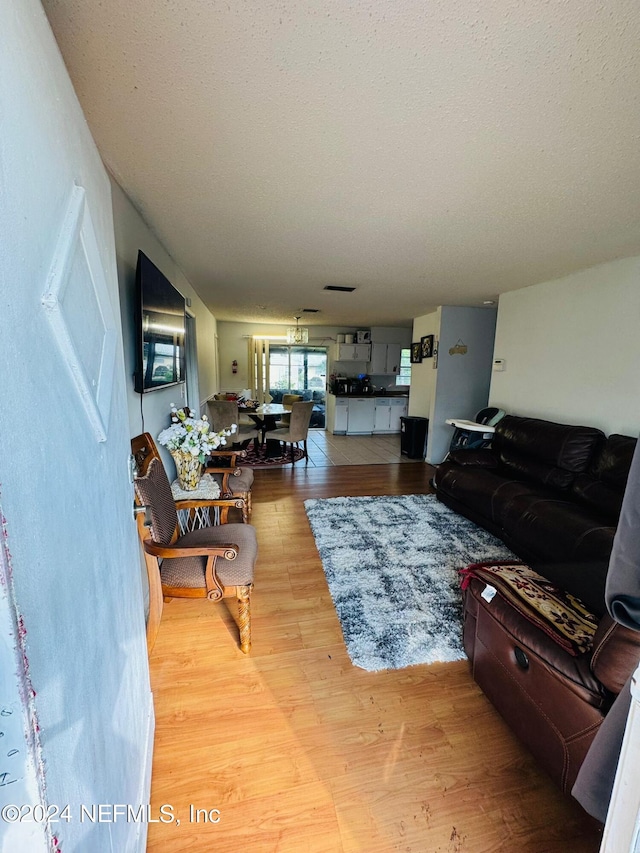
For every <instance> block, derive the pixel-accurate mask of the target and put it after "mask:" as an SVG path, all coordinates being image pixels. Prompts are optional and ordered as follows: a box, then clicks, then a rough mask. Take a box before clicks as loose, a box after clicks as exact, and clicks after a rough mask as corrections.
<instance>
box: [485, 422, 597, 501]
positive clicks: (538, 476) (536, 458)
mask: <svg viewBox="0 0 640 853" xmlns="http://www.w3.org/2000/svg"><path fill="white" fill-rule="evenodd" d="M603 439H604V433H602V432H601V431H600V430H598V429H593V428H592V427H582V426H571V425H569V424H557V423H553V422H551V421H543V420H539V419H538V418H520V417H515V416H513V415H506V416H505V417H504V418H502V420H501V421H499V422H498V424H497V425H496V432H495V435H494V439H493V443H492V446H493V450H494V452H495V453H496V454H497V455H498V457H499V459H500V462H501V463H502V465H503V466H504V467H505V468H506V469H507V470H508V472H509V473H510V475H511V476H512V477H517V478H520V479H521V478H525V479H529V480H533V481H534V482H537V483H541V484H543V485H545V486H550V487H553V488H556V489H567V488H569V487H570V486H571V483H572V482H573V479H574V476H575V475H576V474H579V473H581V472H583V471H586V470H587V468H588V466H589V463H590V460H591V458H592V456H593V454H594V452H595V451H596V449H597V447H598V445H599V444H600V443H601V442H602V440H603Z"/></svg>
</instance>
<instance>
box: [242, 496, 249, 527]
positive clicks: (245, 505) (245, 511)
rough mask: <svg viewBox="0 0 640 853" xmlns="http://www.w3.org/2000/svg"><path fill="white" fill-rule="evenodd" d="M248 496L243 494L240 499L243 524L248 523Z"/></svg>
mask: <svg viewBox="0 0 640 853" xmlns="http://www.w3.org/2000/svg"><path fill="white" fill-rule="evenodd" d="M248 503H249V496H248V495H245V497H244V500H243V501H242V521H243V523H244V524H249V506H248Z"/></svg>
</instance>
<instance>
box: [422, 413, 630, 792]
mask: <svg viewBox="0 0 640 853" xmlns="http://www.w3.org/2000/svg"><path fill="white" fill-rule="evenodd" d="M635 444H636V440H635V439H634V438H630V437H628V436H622V435H611V436H609V437H608V438H607V437H605V435H604V434H603V433H602V432H601V431H600V430H597V429H593V428H591V427H582V426H570V425H566V424H556V423H551V422H549V421H543V420H539V419H535V418H522V417H516V416H513V415H508V416H506V417H504V418H503V419H502V421H500V422H499V423H498V424H497V425H496V432H495V436H494V440H493V443H492V447H491V448H489V449H485V450H479V451H464V450H462V451H457V452H455V453H453V454H450V456H449V458H448V459H447V460H446V461H445V462H443V463H442V464H441V465H440V466H438V467H437V469H436V474H435V477H434V485H435V487H436V490H437V495H438V498H439V499H440V500H441V501H443V503H445V504H447V505H448V506H449V507H451V508H452V509H454V510H455V511H457V512H459V513H461V514H463V515H465V516H467V517H468V518H470V519H471V520H472V521H475V522H476V523H477V524H479V525H481V526H482V527H485V528H486V529H487V530H489V531H491V532H493V533H494V534H495V535H497V536H499V537H500V538H501V539H503V541H504V542H505V543H506V544H507V545H508V546H509V547H510V548H511V550H512V551H514V553H515V554H516V555H517V557H518V558H520V559H521V560H522V561H523V562H525V563H527V564H528V565H529V566H531V567H532V568H533V569H535V570H536V571H537V572H538V573H539V574H541V575H543V576H544V577H545V578H547V579H548V580H549V581H551V582H552V583H553V584H555V585H556V586H558V587H559V588H561V589H562V590H563V591H566V592H568V593H570V594H571V595H573V596H576V597H577V598H579V599H581V601H582V602H583V603H584V604H585V605H586V607H587V609H588V610H589V611H590V612H591V613H592V614H594V615H595V617H596V620H599V621H598V622H597V624H598V627H597V631H596V634H595V637H594V638H593V644H592V645H591V646H590V648H588V650H587V651H585V652H583V653H581V654H575V653H573V654H572V653H569V652H568V651H566V650H565V649H564V648H561V647H560V646H559V645H558V644H557V643H556V642H554V640H553V639H551V638H550V636H549V635H548V634H547V633H545V632H544V631H543V630H541V629H540V628H539V627H538V626H536V625H535V624H532V622H531V621H530V619H528V618H527V617H526V615H523V611H521V610H520V608H519V607H518V606H517V604H516V605H514V603H513V601H509V600H508V598H505V597H504V596H501V595H500V594H498V595H495V596H494V597H493V598H492V599H491V600H487V598H488V597H487V596H486V595H485V596H483V592H485V587H486V582H483V581H482V580H480V579H478V578H477V577H473V578H470V581H469V583H468V586H467V588H466V590H465V592H464V610H465V614H464V618H465V626H464V643H465V650H466V652H467V655H468V656H469V659H470V661H471V666H472V671H473V676H474V678H475V680H476V681H477V682H478V684H479V685H480V686H481V687H482V689H483V691H484V692H485V693H486V694H487V696H488V697H489V699H490V700H491V701H492V703H493V704H494V705H495V707H496V708H497V710H498V711H499V712H500V713H501V714H502V716H503V717H504V718H505V720H506V721H507V722H508V723H509V725H510V726H511V728H512V729H513V730H514V731H515V733H516V734H517V735H518V736H519V737H520V739H521V740H523V741H524V743H525V744H526V745H527V746H528V747H529V748H530V749H531V751H532V752H533V753H534V755H535V756H536V757H537V759H538V760H539V762H540V763H541V764H542V765H543V766H544V767H545V768H546V769H547V771H548V772H549V773H550V775H551V776H552V777H553V778H554V780H555V781H556V782H557V783H558V784H559V785H560V787H561V788H562V789H563V790H564V791H567V792H568V791H570V789H571V787H572V785H573V782H574V780H575V776H576V774H577V771H578V769H579V767H580V764H581V763H582V761H583V759H584V756H585V754H586V752H587V750H588V748H589V745H590V743H591V741H592V740H593V737H594V736H595V733H596V731H597V729H598V727H599V725H600V723H601V722H602V720H603V719H604V715H605V714H606V712H607V711H608V709H609V707H610V706H611V703H612V701H613V699H614V698H615V695H616V694H617V693H618V692H619V691H620V689H621V687H622V685H623V684H624V682H625V680H626V679H627V677H628V676H629V675H630V673H631V672H632V671H633V670H634V668H635V666H636V664H637V662H638V660H639V659H640V634H638V633H636V632H634V631H630V630H629V629H627V628H623V627H622V626H620V625H618V624H617V623H614V622H613V621H612V620H611V618H610V617H609V616H608V615H607V613H606V606H605V599H604V587H605V580H606V572H607V567H608V561H609V556H610V552H611V548H612V545H613V537H614V534H615V530H616V525H617V520H618V517H619V514H620V506H621V503H622V497H623V494H624V489H625V485H626V481H627V476H628V472H629V467H630V465H631V459H632V456H633V451H634V449H635ZM578 606H579V605H578Z"/></svg>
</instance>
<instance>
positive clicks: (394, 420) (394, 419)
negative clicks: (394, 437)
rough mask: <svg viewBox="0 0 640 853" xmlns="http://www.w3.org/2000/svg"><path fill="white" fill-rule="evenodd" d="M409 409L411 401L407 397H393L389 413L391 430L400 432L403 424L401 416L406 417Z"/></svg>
mask: <svg viewBox="0 0 640 853" xmlns="http://www.w3.org/2000/svg"><path fill="white" fill-rule="evenodd" d="M408 411H409V401H408V400H407V398H406V397H396V398H393V397H392V398H391V412H390V414H389V431H390V432H400V431H401V427H402V424H401V423H400V418H405V417H406V416H407V412H408Z"/></svg>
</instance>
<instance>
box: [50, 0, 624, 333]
mask: <svg viewBox="0 0 640 853" xmlns="http://www.w3.org/2000/svg"><path fill="white" fill-rule="evenodd" d="M43 5H44V8H45V11H46V13H47V15H48V17H49V20H50V21H51V24H52V27H53V30H54V32H55V34H56V38H57V40H58V43H59V45H60V48H61V50H62V53H63V55H64V57H65V60H66V63H67V66H68V68H69V71H70V74H71V77H72V79H73V82H74V85H75V88H76V91H77V93H78V97H79V99H80V101H81V103H82V106H83V108H84V111H85V115H86V116H87V119H88V122H89V125H90V127H91V129H92V132H93V134H94V137H95V139H96V141H97V143H98V146H99V148H100V150H101V152H102V155H103V158H104V160H105V162H106V164H107V165H108V167H109V168H110V169H111V171H112V172H113V174H114V175H115V177H116V179H117V180H118V181H119V183H120V184H121V185H122V187H123V188H124V190H125V191H126V192H127V193H128V195H129V196H130V197H131V199H132V200H133V202H134V203H135V204H136V206H137V207H138V208H139V210H140V212H141V213H142V215H143V216H144V218H145V219H146V221H147V223H148V224H149V225H150V226H151V227H152V229H153V230H154V231H155V232H156V234H157V235H158V237H159V239H160V240H161V241H162V242H163V243H164V245H165V246H166V247H167V248H168V250H169V252H170V253H171V254H172V256H173V257H174V258H175V260H176V261H177V263H178V264H179V265H180V266H181V268H182V269H183V270H184V272H185V274H186V275H187V277H188V278H189V279H190V280H191V282H192V283H193V285H194V287H195V288H196V290H197V291H198V293H199V294H200V295H201V297H202V298H203V299H204V301H205V302H206V303H207V305H208V306H209V307H210V308H211V310H212V311H213V312H214V313H215V315H216V316H217V317H218V318H219V319H225V320H258V321H270V322H290V321H291V318H292V317H293V316H294V315H295V314H297V313H298V312H299V311H300V309H302V308H318V309H320V311H321V313H319V314H316V315H315V319H311V320H307V318H306V317H305V323H308V322H312V323H313V322H316V323H322V324H334V323H345V324H353V325H369V324H375V325H380V324H382V325H401V324H403V323H404V324H406V323H408V322H409V321H410V319H411V318H412V317H414V316H416V315H420V314H423V313H426V312H428V311H430V310H432V309H433V308H434V307H435V306H436V305H439V304H451V305H477V304H481V303H482V301H483V300H484V299H489V298H492V297H493V298H495V297H496V295H497V294H499V293H501V292H504V291H507V290H514V289H516V288H518V287H523V286H526V285H529V284H534V283H535V282H538V281H544V280H548V279H551V278H554V277H557V276H561V275H563V274H566V273H568V272H571V271H574V270H577V269H581V268H584V267H588V266H591V265H593V264H596V263H599V262H602V261H607V260H611V259H613V258H617V257H622V256H625V255H631V254H636V253H640V191H639V188H640V103H639V97H640V51H639V49H638V48H639V44H640V42H639V35H640V5H639V4H638V0H610V2H607V3H602V2H600V0H598V2H592V0H574V2H568V1H567V0H564V2H561V0H555V2H548V0H545V2H541V0H494V2H487V0H475V2H472V0H429V2H426V0H397V1H396V2H391V0H386V2H384V0H370V2H369V0H351V2H338V0H333V1H332V2H322V1H321V0H297V2H290V0H279V2H278V0H228V2H219V0H188V2H185V0H134V2H132V0H108V2H105V0H44V3H43ZM326 284H340V285H350V286H355V287H357V290H356V291H355V292H354V293H352V294H335V293H334V294H329V293H326V292H324V291H323V287H324V286H325V285H326Z"/></svg>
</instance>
